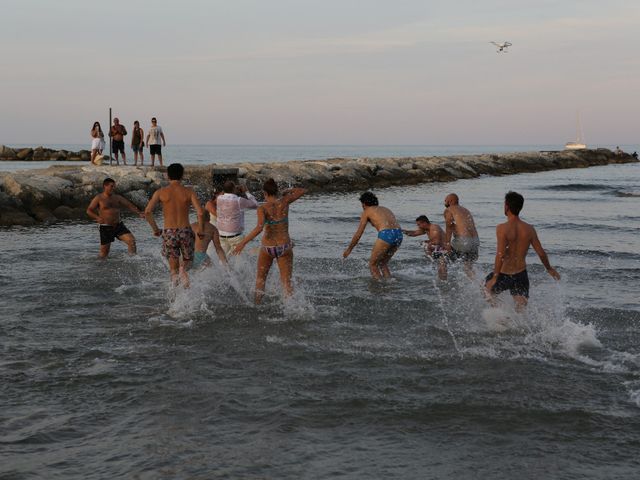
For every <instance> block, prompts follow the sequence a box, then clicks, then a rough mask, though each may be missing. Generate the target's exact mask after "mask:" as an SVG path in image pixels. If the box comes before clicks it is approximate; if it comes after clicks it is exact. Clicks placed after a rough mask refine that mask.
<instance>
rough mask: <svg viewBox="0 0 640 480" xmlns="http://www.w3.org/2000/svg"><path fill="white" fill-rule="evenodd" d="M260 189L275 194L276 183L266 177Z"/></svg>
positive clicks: (276, 190) (276, 192) (276, 191)
mask: <svg viewBox="0 0 640 480" xmlns="http://www.w3.org/2000/svg"><path fill="white" fill-rule="evenodd" d="M262 190H263V191H264V192H265V193H267V194H269V195H277V194H278V184H277V183H276V181H275V180H274V179H273V178H268V179H267V180H266V181H265V182H264V184H263V185H262Z"/></svg>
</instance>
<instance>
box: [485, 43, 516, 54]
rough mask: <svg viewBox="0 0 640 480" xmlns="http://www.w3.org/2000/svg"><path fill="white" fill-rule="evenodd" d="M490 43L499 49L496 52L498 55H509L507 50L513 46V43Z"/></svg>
mask: <svg viewBox="0 0 640 480" xmlns="http://www.w3.org/2000/svg"><path fill="white" fill-rule="evenodd" d="M489 43H492V44H493V45H495V46H496V47H498V50H496V53H509V52H508V50H507V48H509V47H510V46H511V45H513V43H511V42H503V43H498V42H489Z"/></svg>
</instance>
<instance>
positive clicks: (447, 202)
mask: <svg viewBox="0 0 640 480" xmlns="http://www.w3.org/2000/svg"><path fill="white" fill-rule="evenodd" d="M459 201H460V200H459V198H458V195H456V194H455V193H450V194H449V195H447V196H446V197H445V199H444V207H445V210H444V221H445V224H446V233H445V244H444V248H445V249H446V250H447V251H448V252H451V254H452V257H453V258H454V259H458V258H460V259H462V260H463V262H464V271H465V273H466V274H467V276H468V277H469V278H474V273H473V262H475V261H476V260H478V249H479V247H480V239H479V238H478V231H477V230H476V225H475V223H474V221H473V216H472V215H471V212H470V211H469V210H467V209H466V208H464V207H463V206H461V205H460V204H459Z"/></svg>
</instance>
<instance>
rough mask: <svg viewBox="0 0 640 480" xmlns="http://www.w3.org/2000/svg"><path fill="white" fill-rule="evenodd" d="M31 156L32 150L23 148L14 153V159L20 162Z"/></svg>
mask: <svg viewBox="0 0 640 480" xmlns="http://www.w3.org/2000/svg"><path fill="white" fill-rule="evenodd" d="M32 154H33V148H23V149H22V150H20V151H19V152H18V153H16V157H18V158H19V159H20V160H27V159H28V158H29V157H31V155H32Z"/></svg>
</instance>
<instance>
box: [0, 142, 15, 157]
mask: <svg viewBox="0 0 640 480" xmlns="http://www.w3.org/2000/svg"><path fill="white" fill-rule="evenodd" d="M0 158H1V159H2V160H15V159H16V158H17V156H16V152H15V150H14V149H13V148H10V147H7V146H5V145H0Z"/></svg>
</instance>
